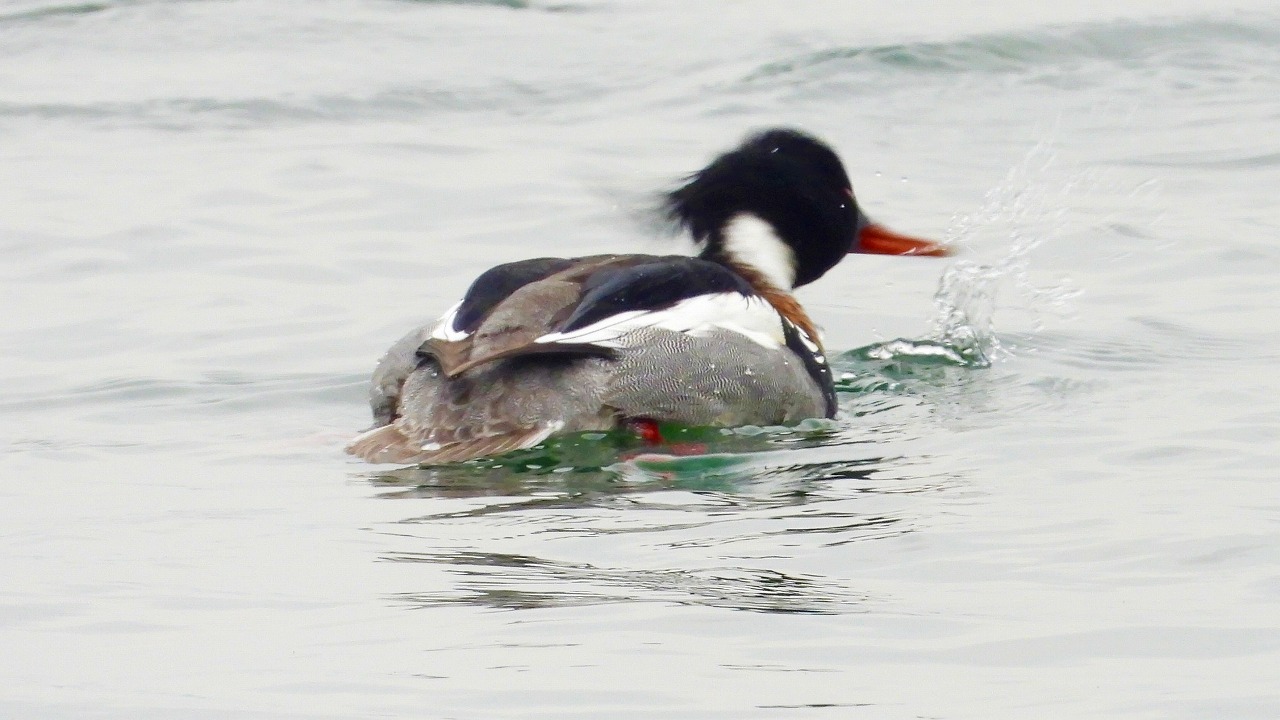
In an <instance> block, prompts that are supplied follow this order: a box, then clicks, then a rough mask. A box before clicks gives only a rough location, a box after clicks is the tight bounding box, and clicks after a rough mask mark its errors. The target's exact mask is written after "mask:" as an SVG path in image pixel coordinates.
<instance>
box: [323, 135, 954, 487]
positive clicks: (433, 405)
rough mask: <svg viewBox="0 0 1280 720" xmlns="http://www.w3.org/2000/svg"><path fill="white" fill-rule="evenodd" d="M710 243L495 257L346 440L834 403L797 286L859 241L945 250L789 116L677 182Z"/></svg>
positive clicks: (528, 429) (789, 415)
mask: <svg viewBox="0 0 1280 720" xmlns="http://www.w3.org/2000/svg"><path fill="white" fill-rule="evenodd" d="M662 210H663V212H664V213H665V215H666V216H667V217H668V218H669V219H670V220H671V221H672V223H673V226H674V227H676V228H679V229H681V230H683V231H685V232H687V233H688V236H689V237H690V238H691V239H692V241H693V244H694V247H695V249H696V250H697V254H696V255H647V254H613V255H592V256H587V257H575V258H560V257H538V258H533V259H527V260H519V261H515V262H510V263H505V264H501V265H498V266H496V267H493V268H490V269H489V270H486V271H484V272H483V273H481V274H480V275H479V277H477V278H476V279H475V281H474V282H472V284H471V286H470V287H469V288H468V289H467V291H466V293H465V294H464V295H463V296H462V299H461V300H459V301H458V302H457V303H456V304H454V305H453V306H452V307H450V308H449V309H448V310H446V311H445V312H444V314H443V315H441V316H440V317H439V319H437V320H436V321H434V322H432V323H429V324H427V325H424V326H422V327H420V328H417V329H415V330H413V331H412V332H410V333H409V334H407V335H405V336H404V337H403V338H401V339H400V340H399V341H397V342H396V343H395V344H393V345H392V346H391V348H390V350H388V351H387V353H386V354H385V355H384V356H383V357H382V359H381V360H380V361H379V362H378V364H377V366H376V368H375V370H374V372H373V377H372V382H371V385H370V391H369V405H370V408H371V411H372V414H373V421H374V422H373V426H372V427H370V428H369V429H368V430H365V431H364V432H362V433H360V434H359V435H357V436H356V437H355V438H354V439H353V440H352V441H351V442H350V444H349V445H348V446H347V452H349V453H350V454H352V455H354V456H356V457H359V458H362V459H364V460H366V461H369V462H374V463H399V464H421V465H435V464H445V463H454V462H461V461H466V460H471V459H475V458H482V457H488V456H495V455H500V454H503V453H507V452H510V451H514V450H518V449H524V448H530V447H534V446H536V445H538V444H540V443H542V442H544V441H546V440H547V439H548V438H550V437H552V436H554V435H560V434H568V433H581V432H599V431H612V430H617V429H626V428H630V429H632V430H634V431H636V432H638V433H639V434H640V435H641V436H642V437H644V438H645V439H647V440H649V441H651V442H657V441H659V440H660V435H659V433H658V431H657V427H658V425H659V424H662V423H673V424H676V425H681V426H721V427H734V426H743V425H792V424H795V423H798V422H800V421H802V420H805V419H807V418H831V417H834V415H835V414H836V410H837V404H836V392H835V386H834V380H833V377H832V371H831V366H830V363H829V361H828V358H827V356H826V354H825V352H826V351H825V350H824V348H823V343H822V338H821V335H820V333H819V330H818V327H817V325H816V324H815V323H814V321H813V320H812V319H811V318H810V317H809V315H808V314H807V313H806V312H805V310H804V308H803V307H802V306H801V305H800V303H799V302H798V301H797V299H796V297H795V296H794V295H793V291H794V290H795V288H798V287H801V286H804V285H807V284H809V283H812V282H814V281H815V280H818V279H819V278H821V277H822V276H823V275H824V274H825V273H827V272H828V271H829V270H831V269H832V268H833V267H835V266H836V265H837V264H839V263H840V261H841V260H842V259H843V258H844V257H845V256H846V255H848V254H850V253H877V254H889V255H915V256H944V255H947V254H949V249H948V247H947V246H946V245H943V244H940V243H936V242H931V241H928V240H922V239H919V238H914V237H910V236H906V235H901V234H898V233H895V232H893V231H890V230H888V229H887V228H885V227H884V226H882V225H879V224H877V223H874V222H872V221H871V220H870V219H868V218H867V216H866V215H865V214H864V213H863V212H862V210H861V209H860V208H859V206H858V203H857V201H856V200H855V198H854V193H853V186H852V184H851V183H850V181H849V176H848V174H847V173H846V171H845V167H844V164H843V163H842V162H841V160H840V158H839V157H838V156H837V154H836V153H835V151H834V150H832V149H831V147H830V146H828V145H827V144H826V143H825V142H823V141H822V140H819V139H818V138H816V137H814V136H812V135H809V134H807V133H805V132H803V131H800V130H796V129H792V128H772V129H767V130H763V131H759V132H755V133H753V134H751V135H749V136H748V137H747V138H746V139H745V140H744V141H742V142H741V143H740V144H739V145H738V146H737V147H735V148H733V149H732V150H729V151H728V152H725V153H723V154H720V155H719V156H718V157H715V158H714V159H713V160H712V161H711V162H710V163H709V164H708V165H707V166H706V167H704V168H703V169H701V170H699V171H697V172H695V173H693V174H692V175H689V176H688V177H686V178H685V179H684V180H683V182H682V183H681V184H680V185H679V186H678V187H676V188H675V189H673V190H670V191H669V192H666V193H664V194H663V196H662Z"/></svg>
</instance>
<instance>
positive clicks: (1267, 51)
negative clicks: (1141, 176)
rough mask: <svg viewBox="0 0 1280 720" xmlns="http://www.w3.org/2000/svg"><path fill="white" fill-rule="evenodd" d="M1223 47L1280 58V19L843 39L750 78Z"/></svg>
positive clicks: (1034, 65) (984, 68) (1002, 69)
mask: <svg viewBox="0 0 1280 720" xmlns="http://www.w3.org/2000/svg"><path fill="white" fill-rule="evenodd" d="M1206 48H1209V49H1211V50H1212V54H1213V55H1217V54H1221V53H1222V52H1223V49H1224V48H1233V50H1231V51H1230V52H1231V54H1232V56H1234V57H1238V58H1248V59H1250V60H1251V62H1253V63H1256V62H1257V61H1258V60H1259V58H1262V57H1270V58H1271V59H1272V60H1273V61H1280V54H1278V53H1277V48H1280V27H1277V26H1276V25H1275V24H1274V23H1271V24H1267V23H1265V22H1258V23H1245V22H1230V21H1211V20H1180V21H1175V22H1166V23H1136V22H1132V21H1124V22H1110V23H1105V24H1101V23H1100V24H1090V25H1084V26H1074V27H1060V28H1050V29H1044V30H1038V31H1031V32H1019V33H997V34H986V35H978V36H974V37H969V38H964V39H960V40H954V41H949V42H914V43H894V44H886V45H874V46H868V47H836V48H826V49H822V50H818V51H816V52H810V53H807V54H804V55H800V56H797V57H793V58H788V59H785V60H778V61H774V62H770V63H767V64H765V65H762V66H760V67H759V68H757V69H756V70H755V71H754V72H753V73H751V74H750V75H748V76H747V77H746V78H744V80H743V82H744V83H746V84H748V85H751V84H756V83H761V82H774V81H776V80H777V79H778V78H779V77H782V76H788V75H797V76H810V77H814V78H821V77H825V76H827V75H828V74H831V73H841V74H843V73H850V72H860V71H865V72H872V73H883V72H885V71H889V72H891V73H902V74H911V75H955V74H962V73H966V74H968V73H973V74H1009V73H1024V72H1029V71H1034V70H1037V69H1039V68H1044V67H1054V68H1062V69H1078V68H1079V67H1081V66H1083V65H1087V64H1090V63H1104V64H1106V65H1108V66H1112V67H1116V66H1119V67H1125V68H1133V67H1141V66H1146V65H1150V64H1153V63H1155V64H1158V65H1159V66H1161V67H1166V68H1167V67H1170V66H1177V67H1186V68H1191V69H1204V68H1206V67H1209V66H1212V65H1213V64H1214V63H1213V61H1212V60H1210V59H1207V57H1206V54H1205V49H1206Z"/></svg>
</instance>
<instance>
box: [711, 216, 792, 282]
mask: <svg viewBox="0 0 1280 720" xmlns="http://www.w3.org/2000/svg"><path fill="white" fill-rule="evenodd" d="M723 237H724V253H725V255H727V256H728V258H729V259H730V260H732V261H734V262H737V263H741V264H743V265H748V266H750V267H753V268H755V269H756V270H759V271H760V272H761V273H763V274H764V276H765V277H766V278H767V279H768V280H769V282H771V283H773V284H774V285H775V286H777V288H778V289H779V290H790V289H792V288H793V287H794V286H795V282H796V254H795V252H794V251H792V249H791V246H790V245H787V244H786V243H785V242H783V241H782V238H780V237H778V233H777V232H775V231H774V229H773V226H772V225H770V224H769V223H767V222H765V221H764V220H761V219H760V218H758V217H756V216H755V215H751V214H749V213H740V214H738V215H734V216H733V217H732V218H730V219H729V222H727V223H725V226H724V235H723Z"/></svg>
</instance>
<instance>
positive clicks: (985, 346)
mask: <svg viewBox="0 0 1280 720" xmlns="http://www.w3.org/2000/svg"><path fill="white" fill-rule="evenodd" d="M1056 162H1057V153H1056V152H1055V151H1054V149H1053V147H1052V144H1051V143H1050V142H1048V141H1046V142H1042V143H1040V144H1038V145H1036V146H1035V147H1033V148H1031V150H1029V151H1028V152H1027V154H1026V155H1025V156H1024V157H1023V159H1022V160H1021V161H1020V162H1019V163H1018V164H1017V165H1015V166H1014V167H1012V168H1011V169H1010V170H1009V172H1008V174H1006V176H1005V177H1004V179H1003V180H1002V181H1001V182H1000V183H999V184H997V185H996V186H995V187H994V188H992V189H991V190H990V191H988V192H987V194H986V196H985V197H984V200H983V203H982V205H981V207H979V208H978V209H977V210H976V211H975V212H973V213H970V214H966V215H959V216H957V217H956V218H955V219H953V221H952V223H951V227H950V228H948V230H947V232H946V234H945V241H946V243H947V244H950V245H960V246H964V247H966V248H967V249H966V253H971V252H972V249H973V248H975V247H976V246H978V245H979V244H981V245H984V246H986V247H991V246H992V245H993V244H994V243H992V242H991V241H990V238H991V236H993V235H994V236H996V237H997V238H999V244H998V246H999V247H1001V248H1002V250H1001V252H1002V255H1001V256H1000V257H998V258H997V259H996V260H993V261H988V262H983V261H980V260H974V259H966V258H961V259H960V260H958V261H957V262H955V263H954V264H953V265H951V266H950V267H948V268H947V270H946V271H945V272H944V273H943V275H942V277H941V278H940V279H939V281H938V289H937V291H936V292H935V293H934V307H935V308H936V312H935V314H934V320H933V327H932V328H931V329H930V331H929V332H928V333H927V334H926V336H925V337H924V338H923V339H915V340H908V339H901V338H900V339H897V340H891V341H889V342H884V343H878V344H876V345H871V346H868V347H865V348H859V349H857V350H855V351H852V352H851V353H848V355H847V359H850V360H853V361H856V362H860V363H870V364H873V365H874V366H875V367H876V369H878V370H884V369H886V368H889V369H890V370H893V369H894V368H896V371H895V373H894V374H896V375H898V376H902V375H908V374H911V373H910V372H909V371H907V370H905V368H906V366H908V365H910V366H915V367H918V368H919V369H921V370H923V371H925V372H926V374H930V376H932V375H936V374H937V373H936V372H933V373H931V372H929V371H928V368H937V367H938V366H940V365H942V366H952V367H964V368H985V367H989V366H990V365H991V363H992V362H994V361H997V360H999V359H1001V358H1002V357H1004V356H1005V355H1006V354H1007V353H1008V352H1009V351H1008V350H1007V349H1006V348H1005V347H1004V346H1003V345H1002V344H1001V342H1000V337H999V335H998V334H997V333H996V327H995V313H996V309H997V307H998V306H997V302H996V301H997V296H998V295H1000V292H1001V290H1002V289H1003V288H1006V287H1008V288H1011V290H1012V293H1013V294H1012V297H1009V298H1008V299H1007V301H1006V303H1005V305H1006V306H1007V308H1009V309H1018V310H1023V311H1028V312H1030V313H1031V314H1032V316H1033V322H1034V324H1035V325H1036V329H1037V330H1039V329H1040V327H1041V326H1042V325H1043V317H1044V316H1045V315H1047V314H1054V315H1068V314H1070V312H1071V308H1072V306H1073V305H1072V301H1073V300H1074V298H1075V297H1076V296H1078V295H1079V294H1080V290H1079V289H1078V288H1076V287H1075V286H1074V285H1073V284H1072V283H1071V281H1070V280H1068V279H1060V280H1058V281H1057V282H1054V283H1052V284H1047V285H1046V284H1041V283H1039V282H1037V281H1036V280H1035V279H1033V276H1032V272H1031V259H1032V255H1033V253H1034V251H1035V250H1036V249H1037V248H1039V247H1040V246H1042V245H1044V244H1045V243H1049V242H1053V241H1055V240H1057V239H1059V238H1061V237H1062V236H1063V235H1065V234H1067V232H1069V230H1070V225H1069V224H1068V222H1067V221H1066V216H1067V213H1068V211H1069V208H1070V207H1071V202H1070V196H1072V195H1073V194H1076V193H1077V192H1079V191H1080V190H1081V189H1085V190H1088V191H1090V192H1093V191H1095V190H1097V189H1098V188H1099V187H1100V185H1101V184H1102V182H1101V178H1100V177H1099V176H1098V175H1097V174H1096V173H1095V172H1092V171H1080V172H1076V173H1073V174H1070V175H1069V176H1068V177H1067V179H1066V180H1065V181H1063V182H1052V181H1050V180H1049V178H1052V177H1053V174H1054V173H1053V166H1054V165H1055V163H1056Z"/></svg>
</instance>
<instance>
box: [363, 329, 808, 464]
mask: <svg viewBox="0 0 1280 720" xmlns="http://www.w3.org/2000/svg"><path fill="white" fill-rule="evenodd" d="M427 332H428V330H427V329H419V330H417V331H414V332H413V333H410V334H409V335H407V336H406V337H405V338H403V339H401V340H400V341H399V342H397V343H396V344H395V345H394V346H392V349H391V350H390V351H389V352H388V353H387V356H386V357H384V358H383V360H382V362H381V363H379V365H378V370H377V371H376V372H375V376H374V389H373V391H372V393H371V398H370V401H371V405H372V407H373V411H374V419H375V424H376V425H380V426H382V427H379V428H376V429H375V430H372V431H369V432H367V433H365V434H364V435H362V436H360V437H359V438H357V439H356V441H354V442H353V443H352V445H351V448H350V450H351V452H353V453H354V454H356V455H359V456H361V457H363V458H365V459H368V460H371V461H374V462H423V463H439V462H453V461H458V460H465V459H469V458H472V457H479V456H483V455H492V454H497V453H500V452H506V451H509V450H514V449H517V448H521V447H531V446H533V445H536V444H537V443H539V442H542V441H543V440H545V439H546V438H547V437H548V436H550V435H551V434H554V433H565V432H583V431H590V430H607V429H612V428H615V427H617V426H618V425H619V423H621V422H622V421H624V420H625V419H627V418H649V419H653V420H658V421H662V422H674V423H680V424H685V425H725V426H733V425H744V424H782V423H794V422H798V421H800V420H802V419H804V418H808V417H820V416H822V415H823V414H824V409H825V405H824V402H825V401H824V398H823V393H822V390H821V388H819V387H818V386H817V384H816V383H815V382H814V381H813V380H812V378H810V377H809V375H808V374H807V372H806V371H805V369H804V366H803V364H802V363H801V361H800V360H799V358H797V357H795V356H794V354H793V353H791V352H790V351H787V350H786V349H782V351H781V352H779V350H778V349H770V348H766V347H763V346H761V345H758V344H756V343H754V342H752V341H750V340H747V339H746V338H744V337H743V336H741V335H739V334H737V333H734V332H732V331H728V330H717V331H714V332H712V333H710V334H707V335H705V336H702V337H694V336H691V335H687V334H684V333H679V332H672V331H669V330H662V329H655V328H647V329H643V330H639V331H636V332H634V333H632V334H630V335H629V336H627V338H626V341H625V343H624V346H623V347H622V348H620V349H619V350H618V352H617V356H616V357H615V358H613V359H607V358H600V357H583V356H576V355H526V356H519V357H514V358H508V359H503V360H497V361H494V362H492V363H488V364H485V365H481V366H479V367H475V368H472V369H470V370H468V371H466V372H464V373H462V374H461V375H459V376H458V377H455V378H449V377H446V376H445V375H444V374H443V373H441V372H440V370H439V368H438V366H437V365H436V364H435V363H434V362H433V361H431V360H430V359H426V360H423V361H421V365H418V366H416V367H415V364H416V363H417V362H418V361H417V358H415V357H414V355H413V351H412V350H410V349H409V348H410V347H411V346H412V345H413V343H414V341H415V340H418V339H419V338H422V337H425V336H426V334H427ZM392 409H394V411H395V412H396V413H397V414H398V417H396V418H395V419H394V420H393V419H392V418H393V414H392Z"/></svg>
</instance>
